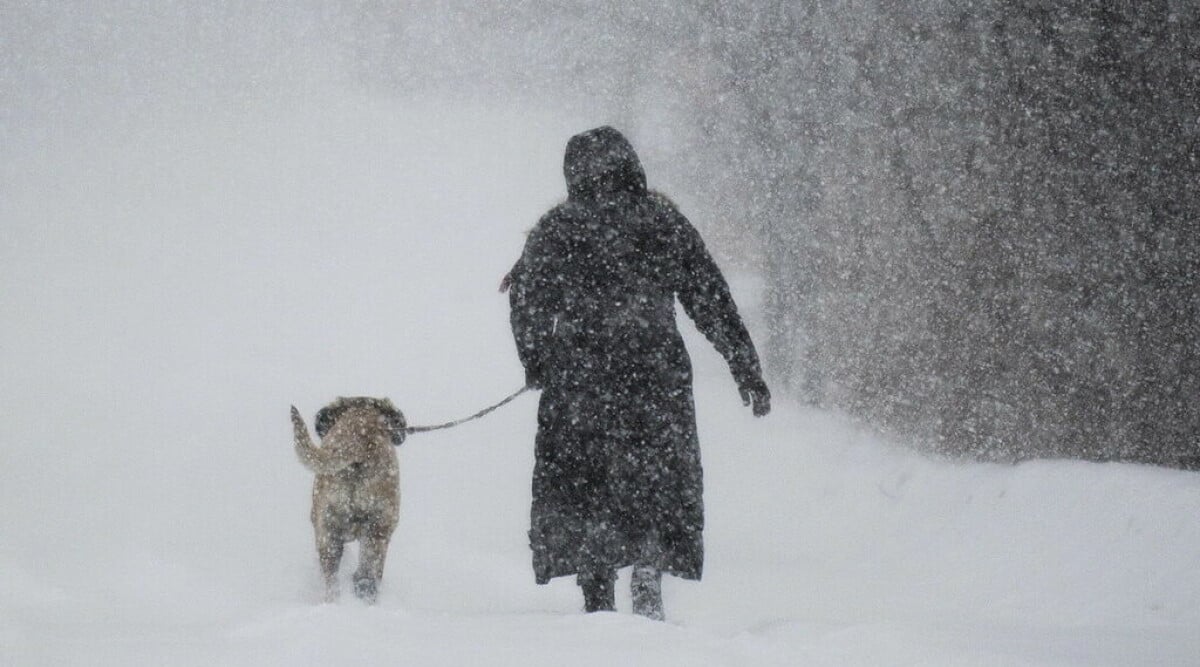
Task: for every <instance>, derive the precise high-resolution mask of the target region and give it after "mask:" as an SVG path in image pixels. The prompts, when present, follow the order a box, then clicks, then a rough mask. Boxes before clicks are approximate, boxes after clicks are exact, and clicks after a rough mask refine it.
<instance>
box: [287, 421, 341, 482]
mask: <svg viewBox="0 0 1200 667" xmlns="http://www.w3.org/2000/svg"><path fill="white" fill-rule="evenodd" d="M292 431H293V432H294V433H295V436H296V437H295V439H296V456H297V457H298V458H299V459H300V462H301V463H303V464H304V467H306V468H308V469H309V470H311V471H313V472H315V473H325V474H327V473H332V472H337V470H338V468H341V467H343V466H339V465H337V462H336V461H331V460H329V459H330V457H329V456H328V454H329V452H326V451H323V449H322V448H320V447H317V446H316V445H315V444H313V441H312V436H311V435H309V433H308V426H306V425H305V424H304V418H303V417H301V416H300V411H299V410H297V409H296V406H294V405H293V406H292Z"/></svg>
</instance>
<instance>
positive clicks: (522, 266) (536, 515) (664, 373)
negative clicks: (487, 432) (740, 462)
mask: <svg viewBox="0 0 1200 667" xmlns="http://www.w3.org/2000/svg"><path fill="white" fill-rule="evenodd" d="M563 171H564V173H565V176H566V180H567V192H568V197H567V201H566V202H564V203H562V204H559V205H558V206H555V207H554V208H553V209H551V210H550V211H549V212H548V213H546V214H545V215H544V216H543V217H542V218H541V220H539V221H538V223H537V226H536V227H535V228H534V229H533V230H532V232H530V234H529V237H528V239H527V241H526V243H525V249H524V252H523V253H522V255H521V258H520V259H519V260H518V261H517V263H516V265H515V266H514V267H513V269H512V271H511V272H510V273H509V275H508V276H506V278H505V280H504V285H503V287H504V288H510V292H509V299H510V306H511V322H512V330H513V337H514V338H515V340H516V345H517V352H518V354H519V356H520V359H521V363H522V365H523V366H524V367H525V373H526V380H527V382H528V384H529V385H530V386H533V387H538V388H541V389H542V396H541V402H540V404H539V406H538V432H537V438H536V442H535V447H536V462H535V466H534V472H533V506H532V510H531V530H530V532H529V538H530V545H531V547H532V549H533V570H534V575H535V578H536V580H537V582H538V583H539V584H545V583H547V582H549V581H550V579H552V578H554V577H560V576H566V575H575V576H576V577H577V581H578V583H579V585H580V586H581V587H582V588H583V593H584V601H585V608H586V609H587V610H588V611H597V610H612V609H613V606H614V605H613V599H614V593H613V586H614V581H615V578H616V570H617V569H619V568H622V567H625V566H629V565H632V566H634V571H633V599H634V611H635V612H636V613H639V614H642V615H645V616H650V617H652V618H659V619H661V618H662V617H663V613H662V598H661V592H660V581H661V576H662V573H663V572H667V573H669V574H673V575H676V576H679V577H682V578H685V579H699V578H700V575H701V570H702V567H703V563H704V546H703V541H702V536H701V532H702V529H703V527H704V504H703V499H702V492H703V480H702V473H701V467H700V446H699V441H698V440H697V436H696V415H695V405H694V401H693V398H692V368H691V361H690V359H689V357H688V353H687V350H686V349H685V348H684V344H683V339H682V338H681V337H680V334H679V330H678V329H677V328H676V325H675V300H676V299H677V298H678V300H679V302H680V303H681V304H682V305H683V309H684V311H685V312H686V313H687V314H688V315H689V316H690V317H691V318H692V319H693V320H694V321H695V323H696V326H697V328H698V329H699V330H700V331H701V332H702V333H703V334H704V335H705V336H706V337H707V338H708V340H709V341H710V342H711V343H712V344H713V345H714V346H715V347H716V349H717V351H718V352H720V354H721V356H723V357H724V358H725V360H726V361H727V362H728V363H729V369H730V371H732V373H733V377H734V380H735V381H736V382H737V386H738V389H739V391H740V392H741V396H742V399H743V402H744V403H746V404H747V405H752V406H753V410H754V414H755V415H758V416H762V415H765V414H767V412H768V411H769V410H770V392H769V391H768V389H767V386H766V383H765V382H764V381H763V379H762V370H761V368H760V366H759V360H758V354H757V352H756V351H755V349H754V344H753V343H752V342H751V340H750V335H749V333H748V332H747V331H746V327H745V325H744V324H743V323H742V319H741V317H740V316H739V315H738V311H737V306H736V305H735V304H734V302H733V298H732V296H731V295H730V292H729V286H728V284H727V283H726V282H725V279H724V277H723V276H722V275H721V271H720V269H718V268H717V265H716V263H714V262H713V259H712V257H711V256H709V253H708V251H707V250H706V249H705V247H704V243H703V241H702V240H701V239H700V235H699V234H698V233H697V232H696V229H695V228H694V227H692V225H691V223H690V222H688V220H687V218H685V217H684V216H683V215H682V214H681V213H680V212H679V210H678V209H676V207H675V206H674V205H673V204H672V203H671V202H670V201H669V200H668V199H667V198H666V197H664V196H662V195H660V194H657V193H654V192H651V191H649V190H647V188H646V176H645V173H644V172H643V170H642V166H641V163H640V162H639V160H638V157H637V154H636V153H634V150H633V147H632V146H631V145H630V143H629V142H628V141H627V140H626V139H625V137H624V136H622V135H621V133H619V132H618V131H616V130H615V129H613V128H611V127H600V128H597V129H594V130H589V131H587V132H584V133H582V134H579V135H576V136H574V137H572V138H571V139H570V141H569V142H568V143H567V150H566V156H565V159H564V164H563Z"/></svg>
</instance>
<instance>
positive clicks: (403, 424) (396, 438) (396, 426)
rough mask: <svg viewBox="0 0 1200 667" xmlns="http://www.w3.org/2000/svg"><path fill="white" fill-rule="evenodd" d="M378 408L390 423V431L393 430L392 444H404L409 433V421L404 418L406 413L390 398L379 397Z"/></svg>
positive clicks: (380, 413)
mask: <svg viewBox="0 0 1200 667" xmlns="http://www.w3.org/2000/svg"><path fill="white" fill-rule="evenodd" d="M376 409H378V410H379V415H380V416H382V417H383V419H384V421H385V422H386V423H388V431H390V432H391V444H392V445H396V446H400V445H401V444H403V441H404V438H406V437H407V435H408V421H407V420H406V419H404V413H402V411H400V410H397V409H396V407H395V405H392V404H391V401H390V399H388V398H382V399H379V401H377V402H376Z"/></svg>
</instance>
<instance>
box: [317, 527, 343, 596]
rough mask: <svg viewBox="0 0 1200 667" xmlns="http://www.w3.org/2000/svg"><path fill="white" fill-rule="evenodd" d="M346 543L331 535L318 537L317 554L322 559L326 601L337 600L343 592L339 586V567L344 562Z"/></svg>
mask: <svg viewBox="0 0 1200 667" xmlns="http://www.w3.org/2000/svg"><path fill="white" fill-rule="evenodd" d="M345 547H346V545H345V544H343V543H342V541H341V540H340V539H337V538H330V537H329V536H325V537H318V538H317V556H318V557H319V558H320V560H321V577H322V578H323V579H324V581H325V601H326V602H337V599H338V596H339V595H340V594H341V590H340V587H339V586H338V579H337V573H338V567H339V566H340V565H341V563H342V551H343V550H344V549H345Z"/></svg>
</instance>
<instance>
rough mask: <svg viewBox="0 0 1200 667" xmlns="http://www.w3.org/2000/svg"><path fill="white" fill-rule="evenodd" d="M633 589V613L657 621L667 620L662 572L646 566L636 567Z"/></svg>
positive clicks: (634, 569)
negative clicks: (663, 597) (664, 607)
mask: <svg viewBox="0 0 1200 667" xmlns="http://www.w3.org/2000/svg"><path fill="white" fill-rule="evenodd" d="M631 588H632V591H633V613H635V614H637V615H638V616H645V617H646V618H649V619H652V620H655V621H661V620H664V619H665V618H666V616H665V615H664V614H663V602H662V570H658V569H656V568H653V567H647V566H644V565H639V566H636V567H634V568H633V583H632V585H631Z"/></svg>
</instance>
